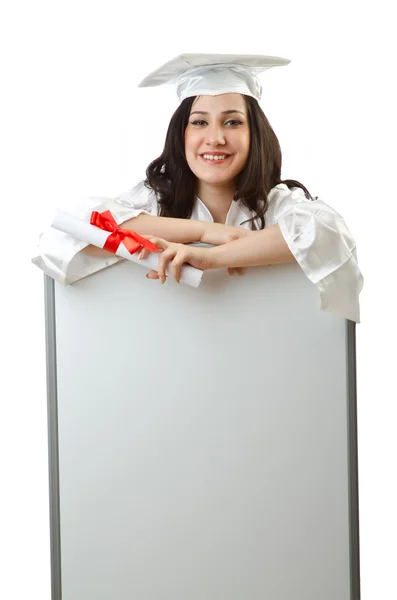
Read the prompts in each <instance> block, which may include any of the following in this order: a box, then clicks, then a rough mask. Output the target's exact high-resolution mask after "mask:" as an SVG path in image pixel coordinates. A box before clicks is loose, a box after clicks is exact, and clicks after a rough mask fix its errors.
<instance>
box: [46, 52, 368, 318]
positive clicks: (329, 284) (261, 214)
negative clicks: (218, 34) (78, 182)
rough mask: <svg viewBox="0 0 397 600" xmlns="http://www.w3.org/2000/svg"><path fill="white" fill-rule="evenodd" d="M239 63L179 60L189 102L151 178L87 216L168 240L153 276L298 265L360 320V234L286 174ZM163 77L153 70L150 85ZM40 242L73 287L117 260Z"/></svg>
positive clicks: (55, 236)
mask: <svg viewBox="0 0 397 600" xmlns="http://www.w3.org/2000/svg"><path fill="white" fill-rule="evenodd" d="M185 56H186V55H185ZM202 56H203V55H200V57H202ZM256 58H260V57H256ZM262 58H264V59H269V57H262ZM245 59H246V57H245ZM175 60H177V59H174V61H171V63H173V64H171V66H175ZM208 60H209V59H208V58H207V59H206V62H208ZM240 62H244V61H242V60H241V57H240V58H239V59H238V60H237V61H236V60H235V62H234V63H232V64H225V63H219V59H218V62H216V61H215V62H213V63H212V64H209V65H208V64H206V65H205V66H201V65H199V66H194V67H190V66H189V68H188V69H186V66H184V67H183V65H182V72H179V76H178V78H177V90H178V95H179V98H180V100H181V104H180V106H179V107H178V109H177V110H176V112H175V113H174V115H173V117H172V118H171V121H170V124H169V128H168V132H167V136H166V141H165V146H164V150H163V152H162V154H161V156H160V157H158V158H157V159H156V160H154V161H153V162H152V163H151V164H150V165H149V167H148V168H147V171H146V179H145V181H142V182H140V183H139V184H138V185H137V186H135V187H134V188H133V189H132V190H130V191H129V192H127V193H126V194H123V195H122V196H120V197H119V198H116V199H114V200H107V201H105V202H102V203H100V204H99V205H98V204H91V205H90V206H88V205H86V206H85V207H84V208H83V213H84V214H83V213H82V214H80V216H83V217H84V218H89V215H90V214H91V211H92V210H97V211H98V212H101V211H102V210H111V212H112V214H113V216H114V218H115V220H116V222H117V223H118V224H119V225H120V226H121V227H122V228H126V229H132V230H133V231H135V232H137V233H139V234H141V235H143V236H147V237H148V238H149V239H150V240H151V241H153V242H154V243H155V244H156V245H157V246H158V247H159V248H160V252H159V259H158V268H157V271H151V272H150V273H149V274H148V277H149V278H152V279H160V281H161V282H162V283H164V282H165V280H166V271H165V270H166V268H167V266H169V267H170V271H171V274H172V276H173V277H174V278H175V279H176V280H179V277H180V269H181V266H182V265H183V264H184V263H189V264H190V265H192V266H194V267H197V268H199V269H202V270H206V269H213V268H228V269H229V272H230V273H233V272H234V271H237V272H238V273H239V274H241V273H242V269H243V268H244V267H253V266H259V265H270V264H277V263H286V262H292V261H297V262H298V264H299V265H300V267H301V268H302V269H303V271H304V273H305V274H306V276H307V277H308V278H309V279H310V281H312V283H313V284H315V285H316V286H317V288H318V290H319V293H320V297H321V308H323V309H327V310H331V311H333V312H336V313H338V314H340V315H342V316H345V317H346V318H349V319H352V320H355V321H359V304H358V295H359V293H360V291H361V288H362V283H363V278H362V275H361V272H360V270H359V267H358V264H357V255H356V249H355V242H354V240H353V238H352V235H351V233H350V232H349V230H348V228H347V226H346V224H345V222H344V220H343V218H342V217H341V216H340V215H339V214H338V213H337V212H336V211H335V210H333V209H332V208H331V207H330V206H329V205H327V204H326V203H325V202H323V201H322V200H319V199H318V198H316V199H313V198H312V197H311V195H310V193H309V192H308V190H307V189H306V188H305V187H304V186H303V185H302V184H301V183H299V182H297V181H293V180H286V181H282V180H281V162H282V161H281V150H280V146H279V143H278V140H277V137H276V135H275V133H274V131H273V129H272V128H271V126H270V124H269V122H268V120H267V118H266V116H265V115H264V113H263V111H262V109H261V108H260V106H259V103H258V99H259V98H260V94H261V88H260V84H259V82H258V79H257V77H256V75H255V74H254V73H253V71H252V70H250V69H249V68H248V67H247V66H241V64H239V63H240ZM167 65H168V67H167V69H168V70H167V69H165V70H164V72H166V73H169V70H170V66H169V65H170V63H167V64H166V65H165V66H167ZM271 66H274V65H271ZM267 68H268V67H267ZM171 70H172V69H171ZM176 70H177V73H178V69H176ZM159 71H160V74H161V70H159ZM159 71H157V72H156V73H155V74H156V77H157V79H156V77H155V78H154V80H155V81H157V80H158V75H159ZM179 71H180V69H179ZM157 84H158V83H153V78H152V80H151V79H150V76H149V83H147V85H157ZM228 90H230V91H228ZM218 92H219V93H218ZM192 242H204V243H207V244H211V245H213V247H212V248H203V247H197V246H194V245H193V246H192V245H187V244H189V243H192ZM41 246H42V247H41V264H40V266H42V268H44V270H45V271H46V272H47V273H48V274H50V275H51V276H53V277H55V278H56V279H58V280H61V281H63V282H66V283H72V282H73V281H76V280H78V279H80V278H82V277H85V276H87V275H89V274H91V273H94V272H95V271H98V270H99V269H102V268H104V267H106V266H109V265H110V264H113V263H114V262H117V261H118V260H119V259H118V258H117V257H115V256H114V255H112V254H110V253H108V252H106V251H104V250H100V249H98V248H94V247H92V246H87V245H86V244H84V243H82V242H77V241H76V240H74V239H73V238H71V237H70V236H65V235H60V234H59V232H54V231H52V232H47V234H46V235H45V236H43V237H42V242H41ZM55 248H56V251H54V249H55ZM146 254H147V251H146V250H142V252H141V257H144V256H145V255H146Z"/></svg>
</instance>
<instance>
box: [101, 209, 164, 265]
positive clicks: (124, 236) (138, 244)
mask: <svg viewBox="0 0 397 600" xmlns="http://www.w3.org/2000/svg"><path fill="white" fill-rule="evenodd" d="M90 223H91V225H95V226H96V227H99V228H100V229H103V231H109V232H110V235H109V236H108V238H107V240H106V242H105V245H104V249H105V250H109V252H113V254H116V252H117V249H118V247H119V245H120V244H121V242H122V243H123V244H124V246H125V247H126V248H127V250H128V252H129V253H130V254H134V253H135V252H136V251H137V250H140V249H141V248H146V249H147V250H149V251H150V252H156V251H157V250H159V248H158V247H157V246H156V245H155V244H153V243H152V242H150V241H149V240H147V239H146V238H144V237H142V236H140V235H139V234H138V233H135V231H130V230H129V229H121V228H120V227H119V226H118V225H117V223H116V221H115V220H114V217H113V215H112V213H111V212H110V210H105V211H104V212H103V213H99V212H96V211H95V210H94V211H93V212H92V213H91V218H90Z"/></svg>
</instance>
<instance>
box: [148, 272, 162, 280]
mask: <svg viewBox="0 0 397 600" xmlns="http://www.w3.org/2000/svg"><path fill="white" fill-rule="evenodd" d="M146 277H147V278H148V279H158V278H159V275H158V273H157V271H149V273H146Z"/></svg>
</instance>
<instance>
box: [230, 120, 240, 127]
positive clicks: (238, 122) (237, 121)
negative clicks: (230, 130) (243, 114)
mask: <svg viewBox="0 0 397 600" xmlns="http://www.w3.org/2000/svg"><path fill="white" fill-rule="evenodd" d="M242 124H243V123H242V121H239V120H238V119H230V121H227V123H226V125H230V126H232V127H233V126H235V125H242Z"/></svg>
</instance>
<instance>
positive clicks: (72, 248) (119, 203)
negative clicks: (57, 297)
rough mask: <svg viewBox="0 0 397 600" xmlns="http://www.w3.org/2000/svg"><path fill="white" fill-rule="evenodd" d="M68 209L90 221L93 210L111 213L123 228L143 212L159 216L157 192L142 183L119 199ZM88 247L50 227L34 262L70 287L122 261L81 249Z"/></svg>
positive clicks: (91, 202)
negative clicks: (71, 284) (124, 223)
mask: <svg viewBox="0 0 397 600" xmlns="http://www.w3.org/2000/svg"><path fill="white" fill-rule="evenodd" d="M66 210H67V212H69V213H71V214H73V215H74V216H76V217H79V218H81V219H84V220H87V221H89V220H90V216H91V212H92V211H93V210H96V211H98V212H103V211H104V210H110V211H111V212H112V214H113V216H114V218H115V221H116V222H117V224H118V225H120V223H123V222H124V221H127V220H128V219H131V218H133V217H137V216H138V215H139V214H141V213H146V214H151V215H156V214H157V201H156V197H155V195H154V193H153V192H151V191H150V190H149V189H148V188H146V186H145V185H144V183H143V181H141V182H140V183H139V184H138V185H137V186H135V187H134V188H132V189H131V190H129V191H128V192H126V193H124V194H122V195H121V196H119V197H118V198H89V199H87V200H86V201H85V202H83V203H81V204H79V205H78V206H76V207H75V208H74V209H72V210H70V209H66ZM86 246H88V244H87V243H86V242H82V241H80V240H77V239H75V238H73V237H72V236H70V235H68V234H66V233H62V232H61V231H58V230H57V229H54V228H53V227H49V228H48V229H47V230H45V231H44V232H43V233H42V234H41V236H40V238H39V242H38V248H37V255H36V256H35V257H34V258H33V259H32V262H33V263H34V264H35V265H36V266H38V267H39V268H40V269H42V270H43V271H44V273H46V274H47V275H49V276H50V277H52V278H53V279H55V280H56V281H58V282H59V283H63V284H65V285H67V284H70V283H74V282H75V281H78V280H79V279H82V278H83V277H87V276H88V275H91V274H92V273H96V272H97V271H100V270H101V269H104V268H106V267H109V266H110V265H113V264H115V263H116V262H118V261H119V260H123V259H121V258H120V257H118V256H115V255H111V256H106V257H101V256H91V255H89V254H85V253H83V252H81V250H83V249H84V248H85V247H86Z"/></svg>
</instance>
